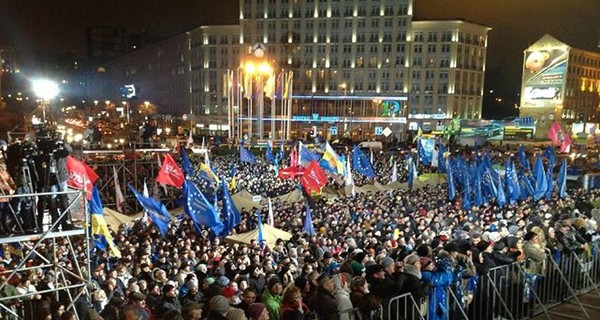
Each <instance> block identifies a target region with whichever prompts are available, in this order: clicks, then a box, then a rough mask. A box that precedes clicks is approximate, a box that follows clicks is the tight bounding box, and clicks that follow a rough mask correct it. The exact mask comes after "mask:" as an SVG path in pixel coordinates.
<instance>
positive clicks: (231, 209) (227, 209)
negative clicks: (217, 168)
mask: <svg viewBox="0 0 600 320" xmlns="http://www.w3.org/2000/svg"><path fill="white" fill-rule="evenodd" d="M221 190H222V191H223V214H224V215H225V217H226V225H225V228H223V233H222V234H221V235H222V236H224V237H225V236H227V235H228V234H229V233H230V232H231V230H233V228H235V226H237V225H238V224H239V223H240V221H241V220H242V218H241V216H240V212H239V211H238V209H237V208H236V207H235V205H234V204H233V199H231V194H230V193H229V189H228V188H227V184H226V183H225V178H224V177H223V178H221Z"/></svg>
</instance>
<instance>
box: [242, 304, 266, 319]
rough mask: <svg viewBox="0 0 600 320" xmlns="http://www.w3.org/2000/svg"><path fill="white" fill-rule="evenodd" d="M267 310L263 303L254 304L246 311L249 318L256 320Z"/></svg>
mask: <svg viewBox="0 0 600 320" xmlns="http://www.w3.org/2000/svg"><path fill="white" fill-rule="evenodd" d="M266 308H267V307H265V305H264V304H262V303H253V304H251V305H250V306H249V307H248V310H246V314H247V315H248V317H249V318H251V319H254V320H256V319H258V317H260V315H261V314H262V313H263V312H264V311H265V309H266Z"/></svg>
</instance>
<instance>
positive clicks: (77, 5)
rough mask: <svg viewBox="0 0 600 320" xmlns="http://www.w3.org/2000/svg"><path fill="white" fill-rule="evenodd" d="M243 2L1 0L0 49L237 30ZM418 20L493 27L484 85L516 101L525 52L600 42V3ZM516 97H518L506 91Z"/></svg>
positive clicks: (473, 6)
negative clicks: (120, 35) (113, 29)
mask: <svg viewBox="0 0 600 320" xmlns="http://www.w3.org/2000/svg"><path fill="white" fill-rule="evenodd" d="M238 3H239V0H177V1H172V0H120V1H115V0H104V1H85V0H52V1H42V0H0V47H2V46H6V45H8V46H12V47H16V48H18V49H20V50H21V51H22V52H26V53H27V52H37V53H40V52H50V53H55V52H62V51H66V50H68V51H75V52H77V53H79V55H81V56H84V55H85V26H88V25H95V26H103V25H109V26H122V27H125V28H126V29H127V31H128V32H130V33H138V32H141V31H142V30H147V31H148V32H149V33H150V34H157V35H160V36H168V35H172V34H176V33H179V32H182V31H185V30H188V29H190V28H192V27H194V26H198V25H202V24H215V23H220V24H231V23H237V19H238ZM414 3H415V8H414V14H415V19H455V18H463V19H466V20H469V21H473V22H476V23H480V24H483V25H487V26H489V27H491V28H492V30H491V31H490V33H489V43H488V44H489V47H488V63H487V70H488V74H487V75H486V81H493V82H495V83H498V85H499V88H498V90H499V91H506V92H504V93H505V94H514V90H517V88H518V86H519V84H520V72H521V64H522V59H523V50H524V49H525V48H526V47H527V46H528V45H529V44H531V43H533V42H535V41H536V40H538V39H539V38H540V37H542V36H543V35H544V34H546V33H548V34H551V35H552V36H554V37H556V38H558V39H559V40H562V41H564V42H566V43H568V44H570V45H572V46H574V47H578V48H582V49H588V50H599V49H596V47H597V46H598V44H599V42H600V0H415V1H414ZM508 91H513V92H508Z"/></svg>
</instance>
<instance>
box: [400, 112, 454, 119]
mask: <svg viewBox="0 0 600 320" xmlns="http://www.w3.org/2000/svg"><path fill="white" fill-rule="evenodd" d="M408 117H409V118H410V119H446V114H445V113H434V114H426V113H417V114H409V115H408Z"/></svg>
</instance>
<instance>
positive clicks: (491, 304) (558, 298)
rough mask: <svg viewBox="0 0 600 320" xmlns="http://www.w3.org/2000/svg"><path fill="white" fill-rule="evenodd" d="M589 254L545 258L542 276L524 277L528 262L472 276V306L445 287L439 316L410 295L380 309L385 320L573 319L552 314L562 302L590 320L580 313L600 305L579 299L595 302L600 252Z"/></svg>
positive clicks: (599, 280) (527, 274) (599, 279)
mask: <svg viewBox="0 0 600 320" xmlns="http://www.w3.org/2000/svg"><path fill="white" fill-rule="evenodd" d="M590 252H591V253H590ZM590 252H588V253H578V254H576V253H564V254H563V255H562V256H560V258H558V256H557V259H556V260H555V258H554V257H553V256H552V255H550V254H549V255H548V258H547V261H546V267H547V268H546V271H545V272H544V273H543V274H533V273H532V272H530V271H531V269H530V263H531V262H530V261H528V260H525V261H520V262H515V263H512V264H509V265H503V266H499V267H496V268H492V269H490V270H489V272H488V273H487V274H485V275H480V276H479V277H478V279H477V288H476V290H475V292H474V294H473V299H472V301H466V300H465V299H463V298H462V297H459V296H457V294H456V292H454V290H452V289H450V288H447V289H446V290H447V292H446V297H447V299H446V300H447V301H446V303H445V307H446V309H445V311H446V312H445V314H443V316H440V314H436V315H431V314H427V312H422V311H421V309H420V308H419V306H420V305H421V303H423V301H419V303H418V302H416V301H415V300H414V299H413V297H412V295H411V294H409V293H407V294H403V295H400V296H397V297H394V298H392V299H391V300H390V301H389V303H388V305H387V308H386V309H385V310H386V311H387V317H386V319H451V320H455V319H472V320H478V319H511V320H513V319H530V318H533V317H535V316H538V315H542V314H543V315H545V316H546V317H547V318H548V319H551V314H555V315H559V316H562V317H565V318H574V316H573V315H569V314H561V313H559V312H557V311H555V310H552V309H553V308H554V307H556V306H558V305H559V304H562V303H573V304H575V305H577V306H578V307H579V308H580V309H581V311H582V312H583V315H584V316H585V317H586V318H587V319H590V315H589V314H588V310H586V308H587V309H598V310H600V303H598V304H597V305H590V304H584V303H583V302H582V301H581V299H580V298H579V296H580V295H582V294H585V293H592V294H594V296H597V297H598V298H600V290H599V289H598V287H599V286H600V250H599V249H598V248H597V247H594V248H593V249H592V250H590ZM437 290H439V289H437ZM429 299H430V300H429V301H428V303H429V304H433V306H436V304H437V301H435V299H436V295H435V294H430V298H429ZM430 310H432V309H430ZM433 310H436V309H435V308H433Z"/></svg>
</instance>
